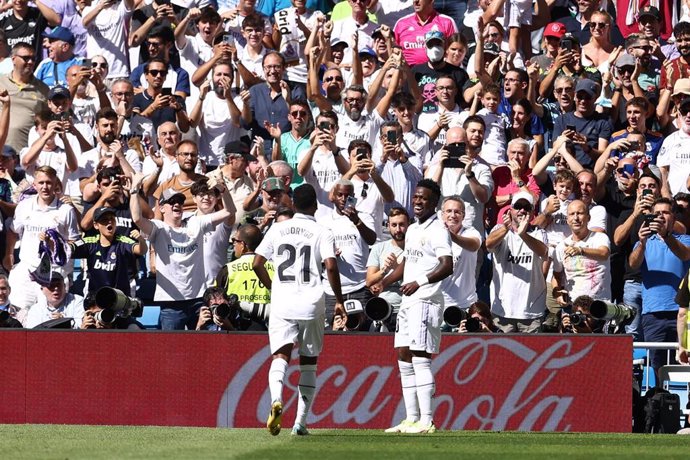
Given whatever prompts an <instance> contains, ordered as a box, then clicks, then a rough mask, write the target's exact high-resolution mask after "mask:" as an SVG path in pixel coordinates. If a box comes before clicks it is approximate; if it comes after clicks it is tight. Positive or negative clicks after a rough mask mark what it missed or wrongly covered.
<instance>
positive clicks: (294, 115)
mask: <svg viewBox="0 0 690 460" xmlns="http://www.w3.org/2000/svg"><path fill="white" fill-rule="evenodd" d="M290 115H292V118H305V117H306V116H307V112H305V111H304V110H295V111H294V112H290Z"/></svg>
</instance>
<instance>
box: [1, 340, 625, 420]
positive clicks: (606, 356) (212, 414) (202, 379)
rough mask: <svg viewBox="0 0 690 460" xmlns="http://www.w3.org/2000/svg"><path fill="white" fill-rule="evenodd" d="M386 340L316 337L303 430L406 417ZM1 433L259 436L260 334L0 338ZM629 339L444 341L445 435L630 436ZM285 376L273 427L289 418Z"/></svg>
mask: <svg viewBox="0 0 690 460" xmlns="http://www.w3.org/2000/svg"><path fill="white" fill-rule="evenodd" d="M392 344H393V338H392V336H391V335H387V334H379V335H349V334H333V335H327V336H326V340H325V347H324V353H323V354H322V356H321V358H320V359H319V365H318V370H317V381H318V384H317V386H318V389H317V393H316V395H315V397H314V404H313V407H312V410H311V413H310V414H309V417H308V420H307V422H308V424H309V426H311V427H315V428H327V427H328V428H331V427H344V428H385V427H388V426H391V425H394V424H397V423H398V422H399V421H400V420H401V419H402V418H403V416H404V405H403V402H402V395H401V391H400V380H399V374H398V367H397V363H396V355H395V352H394V351H393V348H392ZM0 346H2V349H3V350H5V353H4V355H5V357H4V360H3V372H2V373H1V374H0V384H1V385H2V388H3V389H4V390H3V391H2V392H0V422H1V423H67V424H108V425H110V424H112V425H171V426H173V425H175V426H209V427H211V426H223V427H258V426H263V424H264V423H265V420H266V416H267V414H268V411H269V405H270V397H269V392H268V384H267V375H268V367H269V365H270V353H269V349H268V338H267V336H265V335H259V334H212V333H165V332H147V333H129V332H102V331H93V332H90V331H87V332H73V331H2V333H0ZM631 356H632V338H631V337H627V336H620V337H614V336H611V337H608V336H599V337H593V336H576V335H567V336H557V335H531V336H527V335H515V336H512V335H502V334H501V335H499V334H496V335H484V336H471V335H468V336H464V337H463V336H458V335H454V336H444V338H443V344H442V349H441V353H440V354H439V355H438V356H435V357H434V360H433V362H432V366H433V370H434V373H435V375H436V397H435V402H436V411H435V416H434V419H435V422H436V425H437V427H439V428H442V429H468V430H500V431H504V430H528V431H590V432H628V431H630V426H631V423H630V420H631V407H630V406H631V399H632V395H631V365H632V364H631V359H632V358H631ZM298 378H299V365H298V364H297V362H296V361H294V360H293V361H292V362H291V365H290V367H289V368H288V376H287V379H286V385H285V391H284V395H283V396H284V401H285V412H286V415H285V418H284V425H285V426H291V424H292V420H293V419H294V416H295V410H296V405H297V404H296V403H297V401H296V392H297V381H298Z"/></svg>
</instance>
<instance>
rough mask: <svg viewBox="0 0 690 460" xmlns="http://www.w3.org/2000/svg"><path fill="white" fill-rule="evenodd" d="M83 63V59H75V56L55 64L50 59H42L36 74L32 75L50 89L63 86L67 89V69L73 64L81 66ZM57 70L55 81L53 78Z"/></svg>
mask: <svg viewBox="0 0 690 460" xmlns="http://www.w3.org/2000/svg"><path fill="white" fill-rule="evenodd" d="M83 61H84V58H81V57H77V56H72V58H71V59H68V60H66V61H64V62H55V61H53V60H52V59H44V60H43V61H42V62H41V63H40V64H39V65H38V68H37V69H36V72H35V73H34V75H36V78H38V79H39V80H41V81H42V82H43V83H45V84H46V85H48V86H50V87H51V88H52V87H53V86H64V87H65V88H67V87H68V85H67V69H69V68H70V67H72V66H73V65H75V64H81V63H82V62H83ZM56 68H57V81H56V78H55V69H56Z"/></svg>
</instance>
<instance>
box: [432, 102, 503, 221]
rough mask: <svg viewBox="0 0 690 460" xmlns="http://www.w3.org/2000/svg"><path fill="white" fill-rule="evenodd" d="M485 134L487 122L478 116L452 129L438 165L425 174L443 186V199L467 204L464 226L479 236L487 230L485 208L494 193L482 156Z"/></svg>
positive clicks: (489, 169)
mask: <svg viewBox="0 0 690 460" xmlns="http://www.w3.org/2000/svg"><path fill="white" fill-rule="evenodd" d="M484 131H485V125H484V120H482V118H481V117H478V116H476V115H475V116H471V117H468V118H467V120H465V122H464V123H463V127H462V128H459V127H457V128H450V129H449V130H448V133H447V134H446V145H445V146H444V148H443V149H441V150H440V151H439V152H438V155H437V156H438V161H437V162H436V164H432V165H431V166H430V167H429V169H428V170H427V173H426V177H427V178H428V179H431V180H433V181H434V182H437V183H438V184H439V185H440V186H441V195H442V197H443V198H445V197H449V196H453V195H458V196H460V198H461V199H462V201H463V202H464V203H465V217H464V219H463V222H462V224H463V226H464V227H465V228H469V227H473V228H475V229H477V231H480V232H481V231H482V230H483V229H484V222H483V219H484V205H485V204H486V202H487V201H489V198H491V194H492V193H493V190H494V180H493V177H491V168H490V167H489V165H488V164H487V163H486V162H485V161H484V160H483V159H482V158H481V157H480V156H479V154H480V152H481V149H482V144H483V143H484ZM451 158H452V159H453V161H452V162H450V163H449V161H450V159H451Z"/></svg>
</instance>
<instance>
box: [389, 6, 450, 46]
mask: <svg viewBox="0 0 690 460" xmlns="http://www.w3.org/2000/svg"><path fill="white" fill-rule="evenodd" d="M411 11H412V0H379V2H378V3H377V4H376V17H377V18H378V20H379V24H388V25H389V26H390V27H391V29H392V28H393V25H395V23H396V22H398V20H399V19H400V18H403V17H405V16H407V15H408V14H410V12H411ZM446 38H447V37H446Z"/></svg>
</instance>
